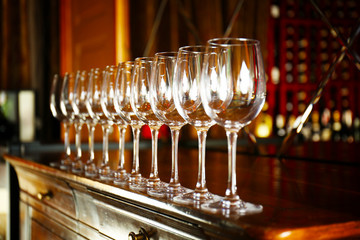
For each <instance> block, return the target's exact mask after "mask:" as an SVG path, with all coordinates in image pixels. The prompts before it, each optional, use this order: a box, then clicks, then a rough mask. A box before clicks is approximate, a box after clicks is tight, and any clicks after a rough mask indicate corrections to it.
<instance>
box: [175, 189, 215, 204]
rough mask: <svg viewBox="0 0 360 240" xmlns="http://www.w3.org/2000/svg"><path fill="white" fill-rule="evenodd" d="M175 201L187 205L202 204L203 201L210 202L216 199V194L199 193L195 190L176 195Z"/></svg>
mask: <svg viewBox="0 0 360 240" xmlns="http://www.w3.org/2000/svg"><path fill="white" fill-rule="evenodd" d="M173 200H174V202H176V203H180V204H186V205H200V204H203V203H210V202H213V201H214V195H213V194H212V193H209V192H202V193H198V192H195V191H192V192H189V193H185V194H181V195H179V196H176V197H174V199H173Z"/></svg>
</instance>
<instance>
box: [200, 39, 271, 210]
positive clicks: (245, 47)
mask: <svg viewBox="0 0 360 240" xmlns="http://www.w3.org/2000/svg"><path fill="white" fill-rule="evenodd" d="M209 45H210V46H214V47H211V48H209V49H208V52H207V54H206V55H205V59H204V67H203V71H202V77H201V99H202V104H203V106H204V109H205V111H206V113H207V114H208V115H209V117H210V118H212V119H213V120H215V121H216V123H217V124H219V125H221V126H222V127H224V128H225V130H226V135H227V140H228V155H229V156H228V169H229V172H228V184H227V189H226V191H225V197H224V198H223V199H222V200H220V201H217V202H213V203H206V204H203V205H202V208H203V209H205V210H209V211H221V212H222V213H223V214H224V215H225V216H231V215H233V214H236V215H239V214H240V215H243V214H249V213H256V212H261V211H262V206H260V205H255V204H252V203H247V202H244V201H242V200H241V199H240V197H239V195H238V194H237V185H236V141H237V136H238V135H237V133H238V131H239V130H240V129H241V128H243V127H244V126H246V125H247V124H249V123H250V122H251V121H252V120H253V119H254V118H255V117H256V116H257V115H258V114H259V112H260V111H261V109H262V107H263V105H264V102H265V97H266V82H265V71H264V66H263V62H262V56H261V50H260V43H259V41H257V40H251V39H242V38H222V39H212V40H210V41H209Z"/></svg>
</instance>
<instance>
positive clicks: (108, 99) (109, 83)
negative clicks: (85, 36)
mask: <svg viewBox="0 0 360 240" xmlns="http://www.w3.org/2000/svg"><path fill="white" fill-rule="evenodd" d="M104 74H105V75H104V79H103V85H102V94H101V107H102V110H103V112H104V114H105V116H106V117H107V118H108V119H109V120H110V121H112V122H113V123H114V124H116V125H117V126H118V129H119V166H118V169H117V170H116V171H114V172H112V174H113V178H114V179H113V181H114V183H116V184H125V183H126V182H127V180H128V174H127V173H126V170H125V154H124V149H125V133H126V127H127V123H126V122H125V121H124V120H123V119H122V118H121V117H120V115H119V114H118V113H117V111H116V109H115V105H114V102H115V86H116V74H117V67H116V66H113V65H111V66H107V67H106V69H105V73H104ZM108 168H110V165H109V163H108Z"/></svg>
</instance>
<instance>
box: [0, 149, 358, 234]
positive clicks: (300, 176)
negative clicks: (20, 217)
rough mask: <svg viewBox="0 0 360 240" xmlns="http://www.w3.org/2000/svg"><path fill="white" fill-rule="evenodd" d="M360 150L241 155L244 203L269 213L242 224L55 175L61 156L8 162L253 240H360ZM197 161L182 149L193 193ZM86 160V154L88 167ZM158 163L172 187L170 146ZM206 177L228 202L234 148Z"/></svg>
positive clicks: (145, 163)
mask: <svg viewBox="0 0 360 240" xmlns="http://www.w3.org/2000/svg"><path fill="white" fill-rule="evenodd" d="M215 145H216V144H215ZM359 147H360V145H358V144H347V143H308V144H302V145H299V146H295V147H293V148H292V149H290V150H289V152H288V155H287V156H285V157H283V158H281V159H280V158H277V157H276V156H275V152H276V151H275V150H276V149H275V148H276V147H274V146H272V145H271V144H268V145H264V146H260V147H259V149H258V151H256V153H254V152H253V151H252V150H249V147H246V146H240V147H239V148H238V155H237V183H238V193H239V195H240V197H241V198H242V199H243V200H244V201H247V202H251V203H256V204H261V205H262V206H263V212H261V213H259V214H254V215H248V216H241V217H237V218H236V219H231V218H230V219H229V218H226V217H224V216H221V215H213V214H210V213H203V212H202V211H201V210H199V209H195V208H193V207H191V206H185V207H184V206H181V205H179V204H176V203H172V202H171V201H169V200H163V199H156V198H150V197H148V196H146V195H145V194H142V193H137V192H133V191H131V190H130V189H128V188H126V187H125V188H121V187H118V186H116V185H113V184H111V183H103V182H101V181H100V180H92V179H89V178H86V177H84V176H79V175H74V174H72V173H69V172H64V171H61V170H58V169H55V168H51V167H50V166H49V163H50V162H52V161H54V160H58V159H60V157H61V155H62V153H61V152H58V151H31V150H30V151H25V153H24V154H14V153H10V154H5V155H4V158H5V160H7V161H9V162H10V163H11V164H12V165H18V166H22V167H28V168H30V169H36V170H39V171H43V172H46V173H51V174H54V175H55V176H57V177H61V178H65V179H67V180H69V181H75V182H79V183H81V184H84V185H86V186H88V187H93V188H99V189H98V190H99V191H101V192H105V193H109V194H113V195H115V196H116V195H121V194H123V193H125V192H129V193H130V197H131V198H133V199H134V201H137V200H136V198H137V197H138V198H139V199H140V200H139V201H143V200H144V199H145V200H149V201H148V203H149V204H150V205H153V204H155V205H156V204H158V203H159V204H160V205H159V206H163V207H167V209H165V210H164V211H165V213H166V214H170V215H172V214H174V215H175V216H177V215H179V216H180V217H181V216H183V217H184V216H186V217H187V218H188V219H190V221H195V222H196V221H199V222H201V221H202V220H204V222H207V224H210V225H211V224H215V225H219V224H220V225H221V224H224V225H226V226H227V227H232V226H233V227H234V228H241V229H243V230H244V231H245V232H246V234H247V236H248V237H250V238H253V239H339V238H341V239H343V238H351V239H354V238H360V206H359V203H360V158H359V156H358V155H359V153H358V152H359V151H357V149H359ZM125 154H126V156H125V157H126V168H127V170H128V172H129V171H130V169H131V163H132V150H131V149H127V150H126V151H125ZM197 157H198V151H197V149H196V148H193V147H184V146H182V147H180V149H179V176H180V182H181V184H182V185H183V186H185V187H187V188H191V189H193V188H194V186H195V184H196V178H197ZM86 158H87V153H86V152H85V151H84V154H83V159H84V161H85V159H86ZM96 158H97V159H100V158H101V151H96ZM158 158H159V175H160V178H161V180H162V181H164V182H168V181H169V178H170V167H171V151H170V146H169V145H167V144H165V145H161V146H160V148H159V156H158ZM110 159H111V160H114V161H112V162H113V166H114V167H115V166H116V165H117V161H116V160H117V159H118V151H117V150H111V151H110ZM150 159H151V149H148V148H146V147H145V148H142V149H141V150H140V171H141V173H142V175H143V176H144V177H148V176H149V172H150V164H151V163H150ZM206 177H207V186H208V188H209V190H210V192H212V193H214V194H217V195H220V196H223V195H224V192H225V189H226V184H227V182H226V181H227V151H226V144H225V145H217V147H214V148H208V150H207V152H206ZM94 190H96V189H94ZM147 207H149V206H147ZM155 210H156V209H155ZM189 213H190V215H193V216H189Z"/></svg>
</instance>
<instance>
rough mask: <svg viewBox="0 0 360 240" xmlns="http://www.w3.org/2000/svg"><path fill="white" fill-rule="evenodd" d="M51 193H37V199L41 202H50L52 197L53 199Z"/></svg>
mask: <svg viewBox="0 0 360 240" xmlns="http://www.w3.org/2000/svg"><path fill="white" fill-rule="evenodd" d="M53 196H54V195H53V193H52V192H51V191H48V192H46V193H42V192H39V193H38V194H37V198H38V199H39V200H40V201H42V200H50V199H51V198H52V197H53Z"/></svg>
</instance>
